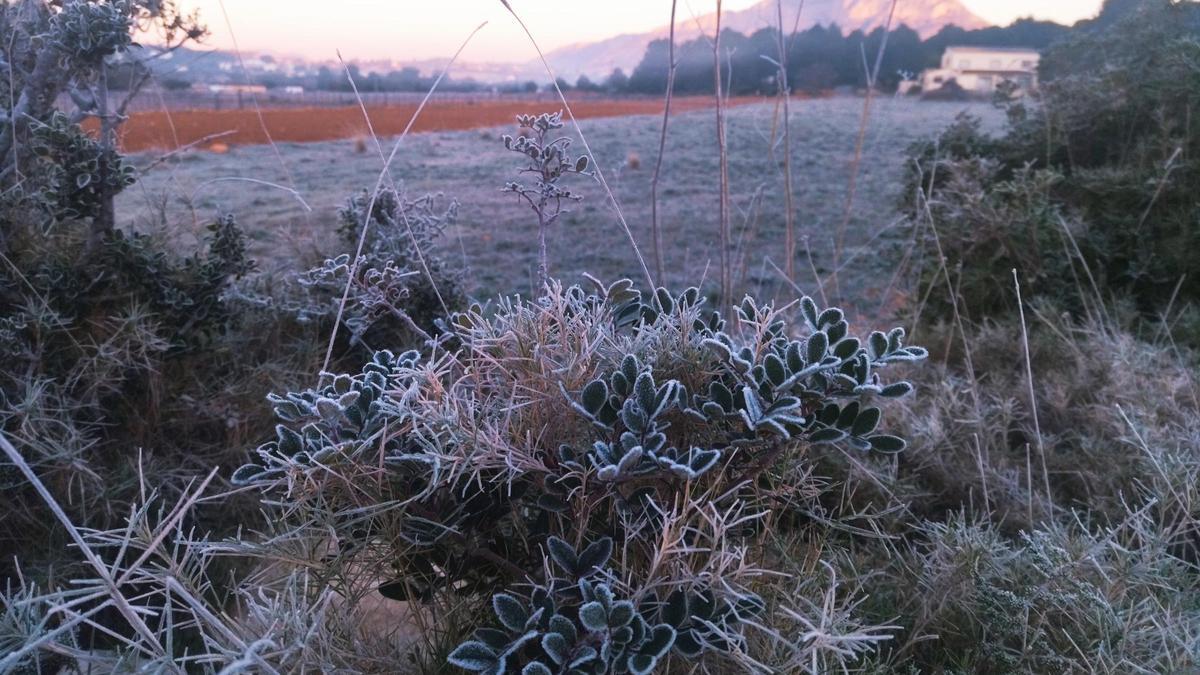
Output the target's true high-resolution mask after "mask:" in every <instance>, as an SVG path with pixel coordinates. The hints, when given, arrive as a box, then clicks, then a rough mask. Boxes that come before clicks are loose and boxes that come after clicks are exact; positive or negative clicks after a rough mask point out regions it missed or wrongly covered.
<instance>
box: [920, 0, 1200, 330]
mask: <svg viewBox="0 0 1200 675" xmlns="http://www.w3.org/2000/svg"><path fill="white" fill-rule="evenodd" d="M1197 31H1200V6H1197V5H1196V4H1195V3H1192V2H1182V3H1173V2H1166V1H1165V0H1153V1H1151V2H1146V3H1143V4H1142V5H1140V6H1139V8H1138V9H1136V10H1134V11H1131V12H1129V13H1128V16H1126V17H1125V18H1123V19H1121V20H1119V21H1116V22H1114V23H1111V24H1108V23H1102V24H1098V25H1097V26H1096V27H1093V28H1090V29H1082V30H1079V31H1075V32H1074V33H1072V35H1071V36H1070V37H1068V38H1067V39H1065V40H1063V41H1062V42H1061V43H1059V44H1057V45H1056V46H1054V47H1052V48H1051V49H1049V50H1048V51H1047V53H1046V54H1045V56H1044V58H1043V59H1042V61H1041V80H1042V90H1041V94H1040V100H1039V101H1037V102H1036V104H1026V103H1023V102H1014V103H1009V104H1008V113H1009V127H1008V131H1007V133H1005V134H1004V135H1002V136H1000V137H991V136H989V135H987V134H983V133H981V132H980V130H979V128H978V125H977V124H973V123H971V122H969V121H960V122H959V123H958V124H956V125H955V126H954V127H952V128H951V129H949V130H947V132H946V133H945V134H943V135H942V137H941V138H940V139H939V140H938V141H937V142H936V143H933V144H927V145H925V146H923V147H919V148H917V149H916V150H915V152H914V154H915V161H914V162H913V180H912V181H911V185H910V190H909V199H910V202H909V206H910V208H913V211H914V212H916V213H917V214H918V215H919V216H920V217H921V218H922V219H923V218H924V216H927V215H932V216H933V218H934V221H935V223H934V224H935V225H936V227H937V229H938V231H939V233H940V234H941V235H942V237H943V238H945V239H949V240H950V241H951V242H952V243H954V244H956V245H953V246H949V247H944V248H945V255H946V257H947V261H946V263H947V265H948V266H949V267H950V270H951V272H952V276H953V272H955V271H956V270H958V269H962V270H966V276H964V277H963V278H962V279H961V284H960V283H959V281H957V280H956V281H954V284H955V286H956V287H958V294H959V295H960V297H961V299H962V301H963V302H962V304H963V305H965V306H966V307H972V308H978V311H977V315H985V314H989V313H991V312H993V311H994V310H996V309H997V303H995V302H990V301H989V298H994V297H995V284H997V283H1004V282H1005V281H1006V280H1008V279H1011V269H1012V268H1013V267H1016V268H1017V269H1018V271H1019V273H1020V274H1021V276H1022V278H1028V279H1037V280H1038V283H1034V284H1030V285H1029V289H1028V291H1027V294H1028V295H1032V294H1045V295H1047V296H1048V297H1053V298H1059V299H1061V298H1063V297H1065V296H1072V295H1073V296H1074V302H1073V303H1072V305H1073V306H1074V308H1075V309H1078V308H1079V307H1080V306H1081V305H1082V302H1081V300H1080V299H1079V291H1081V290H1082V291H1084V292H1085V293H1086V294H1088V295H1089V296H1094V295H1095V294H1096V292H1097V291H1098V292H1099V295H1100V298H1101V299H1102V301H1103V302H1107V301H1108V299H1109V297H1110V295H1111V294H1117V295H1121V296H1129V297H1131V298H1133V299H1134V301H1135V302H1136V304H1137V306H1138V308H1139V309H1140V310H1141V311H1143V312H1145V313H1147V314H1148V315H1150V316H1154V315H1155V313H1156V312H1158V311H1161V310H1162V308H1164V307H1165V306H1167V305H1168V303H1170V302H1171V300H1172V299H1173V298H1174V299H1176V300H1177V301H1178V302H1179V303H1180V304H1186V303H1190V302H1193V301H1195V300H1196V299H1198V298H1200V268H1197V266H1196V265H1197V262H1196V261H1197V257H1196V256H1194V255H1191V254H1190V251H1191V250H1192V249H1193V248H1194V247H1195V245H1196V243H1197V241H1198V240H1200V229H1197V228H1198V223H1200V200H1197V198H1196V195H1195V190H1193V189H1192V185H1194V184H1195V182H1196V180H1197V175H1198V174H1197V171H1198V170H1200V169H1198V167H1197V165H1196V161H1197V160H1196V158H1197V157H1200V118H1197V117H1196V116H1195V115H1194V114H1191V112H1190V111H1193V110H1195V109H1196V106H1197V104H1200V43H1198V42H1197V41H1196V39H1195V35H1196V33H1197ZM1014 192H1015V194H1014ZM981 193H982V194H981ZM1030 197H1034V198H1030ZM926 201H928V203H929V206H930V209H929V212H926V210H925V202H926ZM956 216H964V217H962V218H957V219H956ZM1064 220H1065V223H1064ZM981 224H986V226H984V227H981ZM1065 229H1070V230H1072V232H1074V236H1075V241H1073V242H1068V241H1066V237H1065V234H1064V230H1065ZM925 239H926V241H927V243H928V245H927V247H926V250H927V260H929V261H930V262H929V266H931V267H932V268H933V271H930V272H927V273H926V274H925V276H924V281H925V288H926V292H928V289H929V287H930V286H931V285H932V283H934V282H937V283H941V282H942V281H944V280H943V279H938V276H939V274H938V272H937V268H938V267H939V265H940V260H939V256H938V253H937V251H936V243H935V242H934V241H933V237H930V236H927V237H926V238H925ZM992 249H998V252H997V254H996V255H994V256H992V255H990V254H991V252H992ZM1066 261H1071V262H1070V263H1069V264H1068V263H1067V262H1066ZM1072 266H1073V267H1075V268H1076V269H1074V270H1071V267H1072ZM1066 271H1070V272H1071V273H1070V274H1064V273H1063V272H1066ZM1088 275H1091V276H1092V277H1093V279H1089V278H1088ZM1077 280H1078V281H1077ZM1093 283H1094V285H1095V287H1094V288H1093ZM941 294H942V295H943V296H944V295H945V294H944V293H941Z"/></svg>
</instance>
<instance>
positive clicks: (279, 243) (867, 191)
mask: <svg viewBox="0 0 1200 675" xmlns="http://www.w3.org/2000/svg"><path fill="white" fill-rule="evenodd" d="M696 104H699V102H696ZM547 107H548V106H546V105H541V106H538V107H536V108H535V109H534V110H533V111H532V112H537V111H541V110H543V109H545V108H547ZM653 107H655V106H654V105H651V104H647V108H653ZM518 108H519V106H518V107H514V108H513V109H512V110H510V111H508V112H505V113H504V115H509V114H515V112H516V110H517V109H518ZM635 109H636V108H635ZM964 109H968V110H970V111H971V112H972V113H973V114H976V115H980V116H982V117H984V118H985V120H987V121H988V123H989V124H994V123H998V122H999V119H1000V114H999V113H998V112H997V111H995V110H994V109H992V108H991V107H990V106H987V105H981V104H964V103H920V102H915V101H911V100H905V99H882V100H878V101H876V103H875V106H874V109H873V111H872V115H871V118H870V125H869V127H868V133H867V134H866V141H865V144H864V150H863V156H862V161H861V167H860V178H859V182H858V189H857V193H856V198H855V200H854V203H853V205H852V207H851V218H850V221H849V226H848V228H847V231H846V235H845V242H846V251H845V254H844V256H843V262H842V265H843V266H844V269H843V270H842V273H841V282H842V285H843V286H845V287H846V288H853V289H855V295H858V294H862V297H863V298H870V300H871V302H872V303H873V304H872V305H871V306H869V307H868V306H865V305H864V306H863V307H861V309H864V310H867V309H876V308H877V307H878V305H879V304H882V303H885V302H887V301H888V298H884V297H882V295H883V293H884V291H885V290H886V288H887V287H888V286H889V285H890V283H889V282H890V279H891V277H892V271H891V269H890V268H887V266H886V265H885V264H884V263H882V262H881V258H880V256H879V255H878V253H879V252H880V251H882V250H884V249H883V248H882V242H887V241H891V240H892V238H891V237H889V236H888V235H889V228H890V227H892V226H893V225H895V224H896V222H897V211H896V208H895V202H896V199H897V197H898V195H899V191H900V189H901V185H900V181H899V178H900V170H901V162H902V161H903V156H904V155H903V153H904V150H905V149H906V148H907V147H908V146H909V145H910V144H911V143H913V142H915V141H917V140H919V139H923V138H927V137H929V136H930V135H932V134H934V133H936V132H937V131H938V130H940V129H942V128H943V127H945V126H946V125H947V124H948V123H949V122H950V121H952V120H953V119H954V117H955V116H956V115H957V114H959V113H960V112H961V111H963V110H964ZM288 112H289V113H290V112H291V111H288ZM861 112H862V100H861V99H857V98H834V99H824V100H810V101H802V102H797V103H796V104H795V105H794V106H793V108H792V115H793V119H792V134H793V151H794V166H795V176H796V178H795V190H796V208H797V227H798V231H799V232H800V233H801V235H804V236H807V237H808V241H809V248H808V250H810V251H811V254H812V260H813V267H815V268H816V270H817V271H818V273H819V274H820V275H821V276H823V277H825V280H826V282H829V281H830V279H829V274H830V272H831V271H832V270H833V268H834V259H833V258H834V254H833V250H834V240H835V237H836V230H837V229H838V226H839V224H840V222H841V220H842V218H843V214H844V213H845V208H846V195H847V184H848V178H849V175H850V170H851V169H850V167H851V164H852V160H853V157H854V150H855V138H856V134H857V132H858V127H859V123H860V119H861ZM496 114H497V115H500V113H499V112H497V113H496ZM775 116H776V109H775V106H774V105H773V104H758V105H748V106H742V107H738V108H736V109H733V110H732V111H731V112H730V114H729V147H730V152H731V157H730V175H731V194H732V196H733V202H734V227H735V242H736V244H737V247H738V255H737V259H738V261H739V264H738V269H737V270H735V279H740V280H741V283H740V284H739V286H740V288H741V289H742V290H746V291H762V292H765V293H766V295H767V296H768V297H770V296H773V295H776V294H778V293H779V291H780V290H781V288H780V276H779V275H778V274H777V273H776V272H775V271H774V270H773V268H772V263H774V264H775V265H778V266H779V267H780V268H781V269H782V268H783V267H784V260H783V254H782V253H781V248H782V242H783V236H784V233H783V230H784V218H783V214H782V204H783V192H782V187H783V185H782V182H783V179H782V169H781V161H780V160H781V158H780V157H779V155H778V153H775V152H774V150H775V149H777V148H773V145H772V129H773V126H774V124H775V122H776V117H775ZM429 119H430V120H433V118H432V117H430V118H429ZM501 119H504V116H500V117H498V118H497V121H499V120H501ZM267 122H268V124H269V125H270V124H271V122H272V120H271V118H268V120H267ZM360 122H361V120H360ZM375 122H376V125H377V128H379V127H380V126H382V125H381V124H380V121H379V120H375ZM660 122H661V117H659V116H655V115H633V116H627V117H622V118H620V119H590V120H587V121H585V122H584V123H583V130H584V133H585V134H586V135H587V137H588V140H589V142H590V144H591V147H592V148H593V150H594V151H595V153H596V159H597V160H598V161H599V162H600V163H601V166H602V168H603V169H604V173H605V175H606V177H607V178H608V180H609V182H610V184H611V185H612V187H613V189H614V191H615V193H616V196H617V199H618V200H619V202H620V205H621V208H622V211H623V213H624V215H625V217H626V219H627V220H628V222H629V224H630V226H631V228H632V230H633V232H634V235H635V236H636V238H637V240H638V242H639V243H640V244H641V246H642V249H643V251H644V252H645V254H646V256H647V258H648V259H649V258H650V257H651V255H652V244H651V238H650V234H649V223H650V181H651V177H652V175H653V164H654V159H655V155H656V152H657V147H658V137H659V125H660ZM430 123H432V122H430ZM714 123H715V120H714V116H713V113H712V111H693V112H688V113H685V114H682V115H680V116H679V117H677V118H675V119H674V120H673V121H672V125H671V127H670V136H669V139H668V144H667V153H666V158H667V159H666V162H665V164H664V167H663V177H662V182H661V186H660V200H661V204H662V207H661V220H662V223H663V229H664V240H665V242H666V246H665V247H664V248H665V249H666V250H665V255H664V257H665V261H666V270H667V277H668V281H669V284H670V285H674V286H680V285H684V284H687V283H694V282H695V280H696V279H698V278H700V277H701V275H702V274H703V273H704V272H705V269H706V268H708V274H707V278H708V279H709V280H712V279H715V274H716V259H715V255H716V254H715V252H714V246H715V242H716V241H717V225H718V224H717V215H716V214H717V200H718V189H717V185H718V179H717V175H718V157H717V151H716V148H715V145H714V143H713V141H712V139H713V138H714V137H715V136H714V132H715V129H714ZM346 124H351V121H349V120H347V121H346ZM389 130H390V128H389V127H384V128H383V133H385V134H386V133H387V132H388V131H389ZM276 131H277V130H276V129H275V128H274V127H272V133H273V134H275V133H276ZM278 131H279V133H278V134H277V138H278V137H281V136H283V135H284V134H283V129H280V130H278ZM514 131H515V127H514V126H512V125H511V124H510V125H509V126H507V127H504V126H500V127H496V128H491V129H486V130H482V131H481V130H475V131H461V132H435V133H423V134H415V135H412V136H410V137H409V138H407V139H406V140H405V142H404V145H403V146H402V147H401V149H400V151H399V153H398V154H397V158H396V162H395V164H394V166H393V167H392V176H393V177H394V178H395V179H396V180H397V181H401V182H403V184H404V186H405V187H406V189H407V190H408V192H409V193H410V194H413V195H419V194H424V193H425V192H430V191H433V192H440V193H444V194H445V195H446V196H447V197H448V198H454V199H457V200H459V201H460V202H461V204H462V208H461V211H460V216H459V223H458V225H457V226H455V227H453V228H451V229H450V230H449V231H448V237H447V240H446V241H445V242H444V246H445V248H447V249H448V250H449V254H450V255H451V256H452V257H453V258H461V260H462V262H463V265H464V266H465V268H466V270H467V271H466V281H467V287H468V290H469V291H470V292H471V294H472V295H474V296H476V297H481V298H486V297H491V296H493V295H495V294H498V293H511V292H523V293H524V292H528V290H529V289H530V287H531V283H532V281H531V280H532V278H533V269H534V266H535V264H536V254H535V248H536V246H535V229H536V228H535V221H534V220H533V218H532V214H531V213H530V212H529V210H528V208H527V207H524V206H522V205H521V204H519V203H517V202H516V200H515V199H514V198H513V197H512V195H506V194H502V193H501V191H500V188H501V186H503V185H504V183H505V182H506V181H509V180H512V179H514V178H515V177H516V172H517V169H518V168H519V166H518V165H519V159H520V158H519V157H515V156H514V155H512V153H509V152H506V151H505V150H504V148H503V146H502V144H501V142H500V135H501V134H503V133H512V132H514ZM314 133H318V134H319V133H321V132H319V131H318V132H314ZM380 140H381V141H382V145H383V148H384V152H385V153H386V152H388V151H390V148H391V145H392V139H391V138H389V137H384V138H381V139H380ZM778 145H779V144H778V139H776V146H778ZM277 148H278V154H276V152H275V151H274V150H272V148H271V147H269V146H253V147H233V148H232V149H230V151H229V152H228V153H225V154H215V153H209V152H192V153H189V154H186V155H183V156H181V157H179V158H177V159H173V160H172V161H170V162H169V163H165V164H160V165H159V166H157V167H156V168H155V169H154V170H152V171H150V172H149V173H148V174H147V175H146V176H144V177H143V179H142V180H141V181H140V182H139V183H138V184H137V185H136V186H135V187H134V188H133V189H131V190H129V191H127V192H126V193H125V194H123V195H122V196H121V198H120V199H121V201H122V203H121V204H119V209H118V213H120V214H122V215H123V216H124V217H125V218H126V219H127V220H126V224H127V225H136V226H138V227H140V228H142V229H153V228H156V227H161V226H163V225H164V224H165V225H166V226H168V227H169V228H172V229H176V228H183V229H184V230H190V231H194V226H195V224H203V223H205V222H207V221H208V220H209V219H211V218H212V217H214V216H216V215H217V214H219V213H225V212H230V213H233V214H235V215H236V216H237V217H238V219H239V221H240V222H241V223H242V224H243V226H244V227H245V228H246V229H247V230H248V231H249V232H250V233H251V236H253V237H254V238H255V239H256V249H255V251H254V252H255V253H256V254H257V255H258V257H259V258H260V262H263V263H265V264H266V265H267V266H268V267H273V266H283V267H296V268H299V267H300V266H302V265H304V264H308V263H310V262H311V261H312V259H313V258H314V257H316V256H317V252H318V251H320V252H322V253H323V254H324V253H328V252H329V251H331V250H335V249H336V244H335V242H334V241H333V234H332V233H333V229H334V227H335V223H334V220H335V214H336V209H337V208H338V207H339V206H340V205H341V204H342V203H343V202H344V200H345V199H346V198H347V197H348V196H349V195H351V194H353V193H354V192H356V191H358V190H362V189H364V188H369V187H371V186H373V185H374V184H375V181H376V179H377V178H378V176H379V171H380V167H381V160H380V157H379V154H378V152H377V149H376V148H375V146H374V144H373V143H367V144H366V149H365V151H364V148H363V147H361V146H360V147H358V148H356V147H355V143H353V142H351V141H348V140H346V141H332V142H321V143H291V142H279V143H277ZM576 150H579V148H578V146H576ZM155 157H157V155H152V154H146V155H143V156H139V157H137V158H136V164H138V165H143V166H144V165H146V164H149V163H150V162H152V161H153V159H154V158H155ZM240 179H253V180H256V181H270V182H273V183H276V184H278V185H281V186H286V187H289V188H290V187H293V186H294V189H295V192H296V193H297V194H298V195H299V198H297V196H295V195H293V194H292V193H290V192H289V191H285V190H283V189H278V188H273V187H269V186H266V185H262V184H255V183H248V182H243V181H241V180H240ZM569 187H571V189H573V190H576V191H578V192H581V193H583V194H584V195H585V199H584V201H583V202H582V203H581V204H579V205H578V206H577V207H576V208H575V210H574V212H573V213H570V214H568V215H567V216H565V217H564V218H563V220H562V221H561V223H560V225H559V226H558V227H556V228H555V230H554V231H553V233H552V236H551V240H550V243H549V245H550V262H551V274H556V275H558V276H559V277H560V278H562V279H564V280H566V281H569V282H574V281H577V280H578V273H580V272H583V271H588V272H590V273H592V274H595V275H597V276H599V277H601V278H610V279H611V278H615V277H619V276H630V277H635V276H637V275H638V274H639V267H638V265H637V263H636V261H635V259H634V257H633V254H632V253H631V250H630V247H629V244H628V242H627V241H626V239H625V235H624V234H623V233H622V232H621V229H620V226H619V223H618V220H617V218H616V217H615V215H614V214H613V212H612V209H611V207H610V206H609V204H608V202H607V199H606V197H605V195H604V191H603V189H602V188H601V186H600V185H598V184H592V183H587V182H584V181H583V180H582V179H581V180H577V181H575V182H574V184H572V185H569ZM301 199H302V200H303V201H301ZM305 205H307V206H308V207H311V209H312V210H311V212H308V211H306V209H305ZM803 242H804V239H803V238H802V239H801V246H800V249H801V250H800V251H799V252H798V259H797V263H796V269H797V276H798V279H797V281H798V283H799V284H800V285H801V286H802V287H803V289H804V290H805V291H806V292H813V293H816V292H818V289H817V288H814V287H815V286H816V285H817V284H816V283H815V277H814V275H813V273H812V272H811V271H810V270H811V267H810V265H809V262H808V258H807V255H806V250H805V246H804V244H803ZM885 268H886V269H885ZM868 277H870V280H869V281H868V280H867V279H868ZM881 279H882V281H880V280H881ZM829 293H830V295H831V299H833V298H832V295H833V293H834V291H833V289H832V288H830V289H829ZM784 295H792V294H790V293H787V294H784ZM868 313H870V312H868Z"/></svg>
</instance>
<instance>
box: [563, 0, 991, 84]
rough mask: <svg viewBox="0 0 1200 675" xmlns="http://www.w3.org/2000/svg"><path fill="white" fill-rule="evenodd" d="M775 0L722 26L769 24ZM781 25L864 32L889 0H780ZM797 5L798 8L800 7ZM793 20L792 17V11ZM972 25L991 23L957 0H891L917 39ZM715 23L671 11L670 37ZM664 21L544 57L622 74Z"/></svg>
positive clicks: (567, 69)
mask: <svg viewBox="0 0 1200 675" xmlns="http://www.w3.org/2000/svg"><path fill="white" fill-rule="evenodd" d="M775 3H776V0H761V2H759V3H758V4H756V5H753V6H751V7H748V8H746V9H743V10H738V11H730V12H723V13H722V16H721V27H722V29H725V28H728V29H731V30H735V31H738V32H740V33H745V34H750V33H753V32H754V31H756V30H759V29H761V28H769V27H773V26H775V25H776V24H777V23H778V19H777V17H778V13H777V9H776V4H775ZM783 4H784V7H783V14H784V24H785V27H786V30H787V31H788V32H791V30H792V27H793V26H798V29H799V30H807V29H809V28H812V27H813V26H818V25H820V26H829V25H837V26H840V27H841V28H842V30H845V31H854V30H859V29H861V30H864V31H870V30H872V29H874V28H877V27H880V26H883V25H884V24H886V23H887V18H888V13H889V12H890V11H892V4H893V3H892V1H891V0H784V2H783ZM801 8H802V9H801ZM798 11H799V12H800V14H799V22H797V21H796V18H797V12H798ZM952 24H953V25H956V26H958V27H960V28H964V29H968V30H972V29H977V28H986V27H987V26H990V25H991V24H990V23H988V22H987V21H984V20H983V19H981V18H979V16H977V15H976V14H974V13H973V12H971V11H970V10H969V9H967V8H966V7H965V6H964V5H963V4H962V3H961V2H960V1H959V0H905V2H900V3H896V7H895V16H894V17H893V18H892V26H894V27H898V26H900V25H906V26H908V27H909V28H912V29H913V30H915V31H916V32H917V33H918V34H919V35H920V36H921V37H922V38H928V37H930V36H931V35H933V34H935V33H937V32H938V31H939V30H941V29H942V28H944V27H945V26H948V25H952ZM715 25H716V14H715V13H711V14H705V15H703V16H699V17H696V16H687V15H685V12H684V11H680V12H679V13H678V14H677V16H676V30H675V38H676V40H677V41H680V42H683V41H687V40H692V39H695V38H697V37H699V36H700V35H701V34H710V35H711V34H712V31H713V29H714V28H715ZM668 34H669V26H663V27H661V28H658V29H655V30H652V31H648V32H644V33H625V34H622V35H615V36H613V37H610V38H605V39H603V40H598V41H595V42H584V43H576V44H572V45H567V46H564V47H559V48H557V49H555V50H553V51H551V52H550V53H549V54H548V55H547V58H548V60H549V61H550V63H551V65H553V66H554V68H555V70H556V71H557V74H558V75H560V76H562V77H565V78H567V79H574V78H575V77H578V76H579V75H581V74H586V75H589V76H597V75H604V74H607V73H609V72H611V71H612V70H613V69H614V68H621V69H622V70H624V71H625V72H626V73H627V74H628V73H629V72H630V71H631V70H632V69H633V68H634V67H635V66H637V64H638V63H639V62H640V61H641V59H642V56H643V54H644V53H645V51H646V46H647V45H649V44H650V43H651V42H652V41H654V40H657V39H662V38H666V37H667V36H668Z"/></svg>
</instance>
